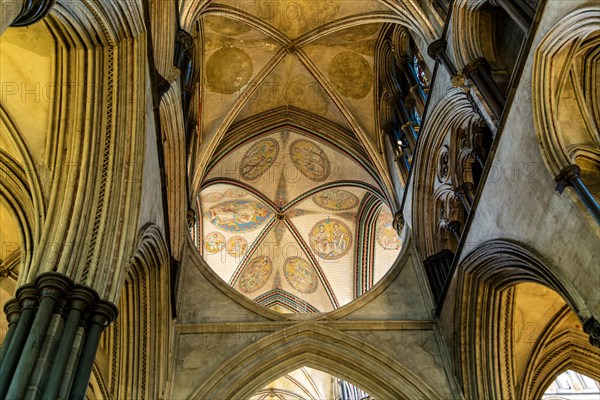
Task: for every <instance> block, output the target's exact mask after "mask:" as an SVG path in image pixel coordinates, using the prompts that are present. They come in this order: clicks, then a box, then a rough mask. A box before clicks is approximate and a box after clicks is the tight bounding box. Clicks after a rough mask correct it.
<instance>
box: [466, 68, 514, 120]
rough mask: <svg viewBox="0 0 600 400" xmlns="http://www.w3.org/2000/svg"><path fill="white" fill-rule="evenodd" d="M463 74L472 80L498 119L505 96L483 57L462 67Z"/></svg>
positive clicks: (504, 102) (502, 108)
mask: <svg viewBox="0 0 600 400" xmlns="http://www.w3.org/2000/svg"><path fill="white" fill-rule="evenodd" d="M463 75H464V76H465V77H466V78H468V79H470V80H471V81H473V83H474V84H475V87H477V89H478V91H479V93H480V94H481V96H482V98H483V99H482V100H483V101H484V102H485V103H486V104H487V105H488V106H489V107H490V110H491V111H492V114H493V116H494V117H495V118H496V120H497V121H498V120H500V117H501V116H502V111H503V110H504V105H505V104H506V97H505V96H504V94H503V93H502V91H501V90H500V88H499V87H498V84H497V83H496V82H495V81H494V79H493V78H492V74H491V67H490V65H489V64H488V62H487V60H486V59H485V58H483V57H480V58H476V59H475V60H473V61H471V62H470V63H469V64H467V65H466V66H465V67H464V68H463Z"/></svg>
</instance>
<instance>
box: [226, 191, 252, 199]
mask: <svg viewBox="0 0 600 400" xmlns="http://www.w3.org/2000/svg"><path fill="white" fill-rule="evenodd" d="M247 195H248V193H246V191H245V190H242V189H229V190H228V191H226V192H225V197H227V198H229V199H240V198H242V197H246V196H247Z"/></svg>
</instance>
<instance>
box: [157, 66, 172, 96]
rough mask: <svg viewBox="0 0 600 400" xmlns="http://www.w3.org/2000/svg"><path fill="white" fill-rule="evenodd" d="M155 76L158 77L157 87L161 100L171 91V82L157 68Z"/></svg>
mask: <svg viewBox="0 0 600 400" xmlns="http://www.w3.org/2000/svg"><path fill="white" fill-rule="evenodd" d="M154 77H155V78H156V88H157V90H158V98H159V100H160V99H162V97H163V96H164V95H165V94H166V93H167V92H168V91H169V89H171V82H169V81H168V80H167V79H166V78H165V77H164V76H162V75H161V74H160V73H159V72H158V71H157V70H155V71H154Z"/></svg>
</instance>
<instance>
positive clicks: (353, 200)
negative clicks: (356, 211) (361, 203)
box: [313, 189, 358, 211]
mask: <svg viewBox="0 0 600 400" xmlns="http://www.w3.org/2000/svg"><path fill="white" fill-rule="evenodd" d="M313 201H314V202H315V204H316V205H318V206H319V207H322V208H324V209H326V210H332V211H345V210H350V209H352V208H354V207H356V206H357V205H358V197H356V196H355V195H353V194H352V193H350V192H348V191H347V190H344V189H329V190H325V191H323V192H320V193H317V194H315V195H314V196H313Z"/></svg>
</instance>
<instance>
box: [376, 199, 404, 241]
mask: <svg viewBox="0 0 600 400" xmlns="http://www.w3.org/2000/svg"><path fill="white" fill-rule="evenodd" d="M375 237H376V238H377V243H379V245H380V246H381V247H383V248H384V249H385V250H398V249H400V247H402V239H401V238H400V236H398V232H396V230H395V229H394V226H393V217H392V214H391V212H390V211H389V209H388V208H387V207H386V208H384V209H383V210H381V213H380V214H379V217H378V218H377V232H376V233H375Z"/></svg>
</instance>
